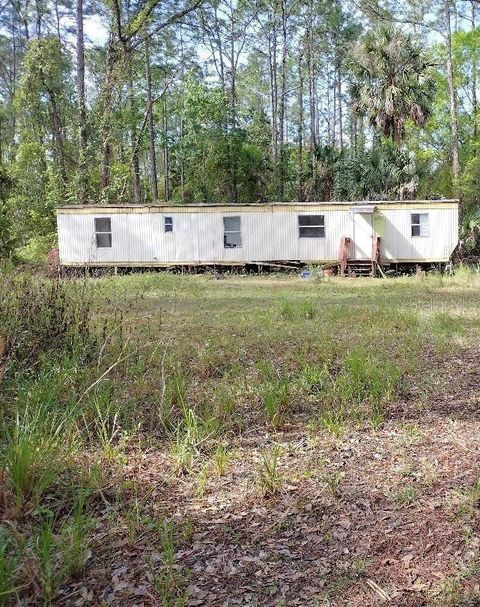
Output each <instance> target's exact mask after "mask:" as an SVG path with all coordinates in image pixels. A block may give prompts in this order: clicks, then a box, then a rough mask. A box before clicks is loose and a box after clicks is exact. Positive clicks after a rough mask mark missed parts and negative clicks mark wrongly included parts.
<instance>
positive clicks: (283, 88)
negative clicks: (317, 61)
mask: <svg viewBox="0 0 480 607" xmlns="http://www.w3.org/2000/svg"><path fill="white" fill-rule="evenodd" d="M281 10H282V60H281V70H280V74H281V79H282V80H281V90H280V109H279V129H278V130H279V136H278V139H279V144H280V167H279V168H280V170H279V194H280V198H281V200H284V198H285V163H286V158H285V114H286V107H287V99H286V97H287V56H288V45H287V7H286V0H282V3H281Z"/></svg>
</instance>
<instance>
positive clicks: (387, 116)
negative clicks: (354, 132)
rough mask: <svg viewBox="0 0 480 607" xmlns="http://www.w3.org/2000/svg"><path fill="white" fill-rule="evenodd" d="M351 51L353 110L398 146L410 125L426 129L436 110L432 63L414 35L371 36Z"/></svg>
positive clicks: (384, 31)
mask: <svg viewBox="0 0 480 607" xmlns="http://www.w3.org/2000/svg"><path fill="white" fill-rule="evenodd" d="M352 50H353V64H352V69H353V71H354V74H355V82H354V83H353V85H352V89H351V95H352V98H353V102H354V107H355V110H356V111H357V113H358V114H360V115H365V116H368V118H369V120H370V124H371V125H372V126H374V127H375V128H376V129H378V130H379V131H380V132H381V133H382V134H383V135H384V136H385V137H388V138H390V139H391V140H392V141H393V142H394V143H396V144H400V143H401V142H402V141H403V140H404V139H405V133H406V131H405V126H406V123H407V120H409V119H410V120H411V121H412V122H413V123H414V124H415V125H417V126H423V125H424V124H425V122H426V120H427V118H428V116H429V115H430V113H431V110H432V103H433V98H434V93H435V90H434V81H433V78H432V75H431V65H430V63H429V61H428V58H427V57H426V55H425V53H424V52H423V51H422V49H421V47H420V45H419V44H417V43H416V42H415V41H414V40H413V38H412V36H411V35H410V34H404V33H403V32H402V31H401V30H399V29H396V28H393V27H390V26H387V27H385V26H384V27H381V28H379V29H378V30H375V31H372V32H369V33H368V34H367V35H366V36H365V39H364V40H363V42H361V43H360V44H358V45H356V46H355V47H354V48H353V49H352Z"/></svg>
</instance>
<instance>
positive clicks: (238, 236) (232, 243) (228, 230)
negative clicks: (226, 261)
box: [223, 215, 242, 249]
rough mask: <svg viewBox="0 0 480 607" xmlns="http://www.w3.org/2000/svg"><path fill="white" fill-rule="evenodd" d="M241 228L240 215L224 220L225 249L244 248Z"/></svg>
mask: <svg viewBox="0 0 480 607" xmlns="http://www.w3.org/2000/svg"><path fill="white" fill-rule="evenodd" d="M241 226H242V224H241V219H240V216H239V215H237V216H235V217H224V218H223V246H224V247H225V249H236V248H238V247H241V246H242V230H241Z"/></svg>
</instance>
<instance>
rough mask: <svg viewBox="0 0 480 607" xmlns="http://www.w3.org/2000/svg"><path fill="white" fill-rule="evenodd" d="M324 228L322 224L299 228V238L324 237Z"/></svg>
mask: <svg viewBox="0 0 480 607" xmlns="http://www.w3.org/2000/svg"><path fill="white" fill-rule="evenodd" d="M324 237H325V228H324V227H322V226H318V227H315V228H313V227H305V228H300V238H324Z"/></svg>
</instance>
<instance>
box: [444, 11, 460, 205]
mask: <svg viewBox="0 0 480 607" xmlns="http://www.w3.org/2000/svg"><path fill="white" fill-rule="evenodd" d="M443 12H444V19H445V46H446V52H447V57H446V68H447V80H448V90H449V93H450V129H451V137H452V142H451V153H452V175H453V190H454V193H455V196H457V197H459V196H460V183H459V178H460V153H459V139H458V111H457V90H456V88H455V81H454V75H453V61H452V28H451V22H450V17H451V6H450V0H444V3H443Z"/></svg>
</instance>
